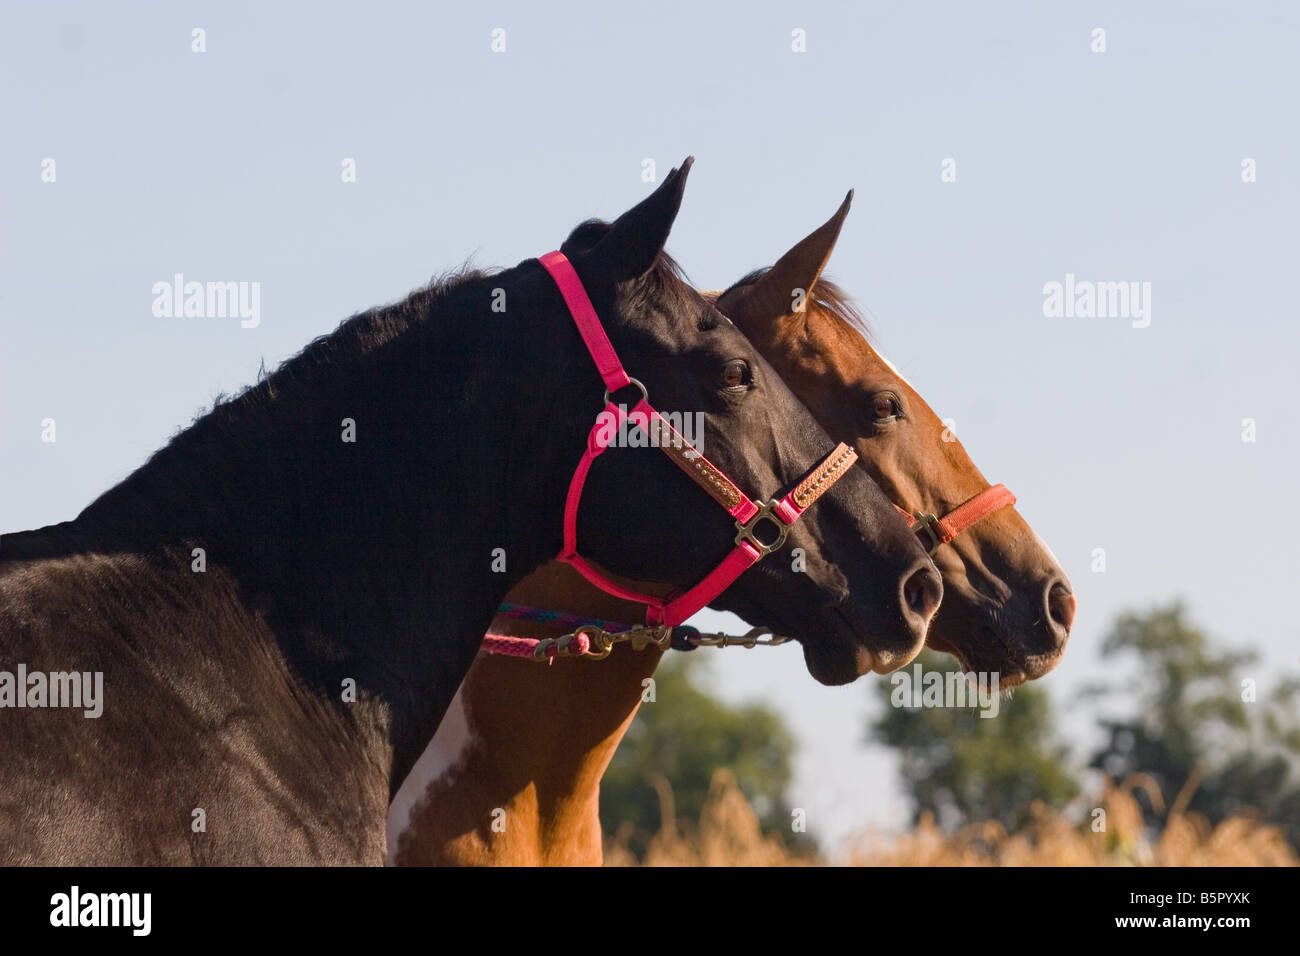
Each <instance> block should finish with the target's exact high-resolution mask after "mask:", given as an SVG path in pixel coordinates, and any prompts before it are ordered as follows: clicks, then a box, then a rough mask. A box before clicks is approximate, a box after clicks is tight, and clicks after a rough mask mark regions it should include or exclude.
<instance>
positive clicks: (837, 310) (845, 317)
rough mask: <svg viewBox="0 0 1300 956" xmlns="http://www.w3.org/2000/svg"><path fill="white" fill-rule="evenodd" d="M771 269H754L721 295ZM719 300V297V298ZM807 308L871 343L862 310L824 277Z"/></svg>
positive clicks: (741, 286)
mask: <svg viewBox="0 0 1300 956" xmlns="http://www.w3.org/2000/svg"><path fill="white" fill-rule="evenodd" d="M771 269H772V267H771V266H766V267H764V268H762V269H755V270H754V271H753V272H751V273H749V275H747V276H744V277H743V278H741V279H739V280H738V281H736V282H733V283H732V284H731V285H730V286H729V287H728V288H727V289H726V291H724V292H723V293H722V295H727V294H728V293H730V292H731V291H732V290H734V289H740V288H744V287H746V286H751V285H753V284H754V283H755V282H757V281H758V280H759V279H761V278H762V277H763V276H765V275H767V273H768V272H770V271H771ZM719 298H721V296H719ZM808 306H809V308H811V309H814V310H816V311H817V313H818V314H820V315H823V316H825V317H827V318H830V319H833V320H836V321H839V322H843V323H844V324H845V325H847V326H849V328H852V329H854V330H855V331H857V332H858V333H859V334H860V335H861V336H862V337H863V338H864V339H866V340H867V341H868V342H871V341H872V340H873V338H874V335H873V334H872V331H871V326H870V325H869V324H868V322H867V319H866V317H865V316H864V315H863V314H862V310H861V309H859V308H858V306H857V303H855V302H854V301H853V298H852V296H850V295H849V294H848V293H847V292H845V291H844V289H842V288H841V287H840V286H838V285H836V284H835V283H834V282H832V281H831V280H830V279H828V278H827V277H826V276H821V277H820V278H819V279H818V280H817V283H816V285H814V286H813V294H812V295H811V296H810V297H809V299H808Z"/></svg>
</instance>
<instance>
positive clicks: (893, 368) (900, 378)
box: [875, 349, 916, 391]
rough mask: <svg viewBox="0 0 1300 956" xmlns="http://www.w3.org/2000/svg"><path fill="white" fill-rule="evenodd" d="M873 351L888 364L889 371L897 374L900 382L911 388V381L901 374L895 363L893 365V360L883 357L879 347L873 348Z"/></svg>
mask: <svg viewBox="0 0 1300 956" xmlns="http://www.w3.org/2000/svg"><path fill="white" fill-rule="evenodd" d="M875 353H876V356H877V357H878V358H879V359H880V361H882V362H884V363H885V364H886V365H887V366H889V370H890V371H891V372H893V373H894V374H895V375H897V376H898V379H899V381H901V382H902V383H903V384H904V385H906V386H907V387H908V388H912V383H911V382H909V381H908V380H907V379H906V378H905V377H904V376H903V373H902V372H900V371H899V370H898V366H897V365H895V364H894V363H893V362H891V361H889V359H887V358H885V356H884V353H882V352H881V351H880V349H875ZM912 391H916V389H914V388H913V389H912Z"/></svg>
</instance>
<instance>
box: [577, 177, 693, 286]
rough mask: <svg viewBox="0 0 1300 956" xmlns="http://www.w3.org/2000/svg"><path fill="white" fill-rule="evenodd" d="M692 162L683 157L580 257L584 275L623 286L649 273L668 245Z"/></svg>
mask: <svg viewBox="0 0 1300 956" xmlns="http://www.w3.org/2000/svg"><path fill="white" fill-rule="evenodd" d="M694 162H695V157H694V156H688V157H686V161H685V162H684V163H682V165H681V168H680V169H677V168H674V169H673V171H672V172H670V173H669V174H668V175H667V176H666V177H664V181H663V183H661V184H660V186H659V188H658V189H656V190H655V191H654V192H652V193H651V194H650V195H649V196H647V197H646V198H645V199H643V200H641V201H640V202H639V203H637V204H636V205H635V206H633V207H632V208H631V209H629V210H628V211H627V212H625V213H623V215H621V216H619V217H618V218H617V219H615V220H614V224H613V225H612V226H610V229H609V232H607V233H605V235H604V236H603V237H601V239H600V241H599V242H597V243H596V245H595V246H593V247H592V249H591V251H590V252H588V253H587V254H586V256H584V265H585V266H586V270H584V271H589V272H590V274H591V275H592V277H593V278H596V279H600V280H604V281H606V282H610V283H616V282H627V281H629V280H631V279H636V278H639V277H640V276H643V275H645V274H646V273H647V272H649V271H650V268H651V267H652V266H653V265H654V264H655V260H656V259H657V258H658V257H659V253H660V252H662V251H663V248H664V243H666V242H667V241H668V233H669V232H670V231H671V230H672V228H673V220H674V219H676V218H677V210H678V209H680V208H681V205H682V194H683V193H684V192H685V191H686V174H687V173H689V172H690V171H691V164H692V163H694Z"/></svg>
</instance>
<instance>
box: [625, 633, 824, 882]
mask: <svg viewBox="0 0 1300 956" xmlns="http://www.w3.org/2000/svg"><path fill="white" fill-rule="evenodd" d="M702 653H706V652H693V653H685V654H681V653H678V654H669V655H668V656H667V657H665V658H664V662H663V664H661V665H660V667H659V669H658V670H657V671H656V672H655V700H654V701H653V702H646V703H643V704H642V705H641V708H640V710H639V711H637V715H636V718H635V719H634V720H633V722H632V725H631V727H629V728H628V732H627V737H626V738H625V739H624V741H623V743H622V745H621V746H620V747H619V749H618V751H617V752H616V753H615V755H614V759H613V761H612V762H611V763H610V766H609V769H608V770H607V771H606V772H605V776H604V778H603V779H602V780H601V784H600V821H601V827H602V829H603V830H604V832H605V833H608V834H614V833H618V832H620V831H623V832H626V829H625V828H628V827H630V828H631V834H630V838H629V839H628V846H629V848H630V849H631V850H632V851H633V853H634V854H635V855H636V856H638V857H641V856H642V855H643V854H644V851H645V846H646V844H647V842H648V841H649V839H650V836H651V835H652V834H654V833H655V832H657V831H658V830H659V827H660V823H661V820H660V797H659V792H658V790H657V789H656V781H657V780H664V779H666V780H667V781H668V783H669V784H670V785H671V787H672V793H673V801H672V802H673V805H674V807H675V816H676V818H677V823H678V826H679V828H689V827H691V826H693V825H694V824H695V821H697V820H699V818H700V810H701V809H702V808H703V806H704V802H705V799H706V798H707V796H708V793H709V784H710V783H711V781H712V779H713V773H714V771H715V770H718V769H719V768H722V767H726V768H729V769H730V770H731V771H732V773H734V774H735V778H736V781H737V783H738V784H739V786H740V789H741V791H742V792H743V793H744V794H745V796H746V798H748V800H749V801H750V803H751V804H752V805H753V807H754V810H755V812H756V813H757V814H758V817H759V820H760V822H761V823H762V827H763V831H764V833H768V834H780V835H781V836H782V838H783V839H784V840H785V841H786V842H787V843H789V844H792V845H793V844H795V843H796V842H801V841H800V840H799V836H800V835H798V834H792V833H791V832H790V809H789V807H788V806H787V805H786V803H785V799H784V796H783V795H784V793H785V789H786V786H787V785H788V784H789V782H790V777H791V758H792V756H793V754H794V749H795V740H794V736H793V735H792V734H791V733H790V731H789V730H788V729H787V728H786V726H785V724H784V723H783V722H782V721H781V718H780V717H779V716H778V715H777V713H776V712H775V711H774V710H772V709H771V708H770V707H767V706H766V705H763V704H745V705H742V706H739V707H733V706H730V705H728V704H724V703H722V702H720V701H718V700H716V699H715V698H714V697H712V696H711V695H710V694H709V693H708V692H707V690H705V689H704V688H702V687H701V683H702V682H703V675H702V674H701V671H702V670H703V668H704V664H703V661H702V660H701V655H702ZM804 839H806V838H804Z"/></svg>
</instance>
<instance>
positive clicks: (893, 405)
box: [871, 392, 903, 425]
mask: <svg viewBox="0 0 1300 956" xmlns="http://www.w3.org/2000/svg"><path fill="white" fill-rule="evenodd" d="M871 414H872V417H874V418H875V420H876V424H877V425H884V424H887V423H889V422H892V421H893V420H894V419H896V418H901V417H902V416H903V406H902V403H901V402H899V400H898V396H897V395H893V394H891V393H889V392H880V393H879V394H877V395H873V396H872V398H871Z"/></svg>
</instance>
